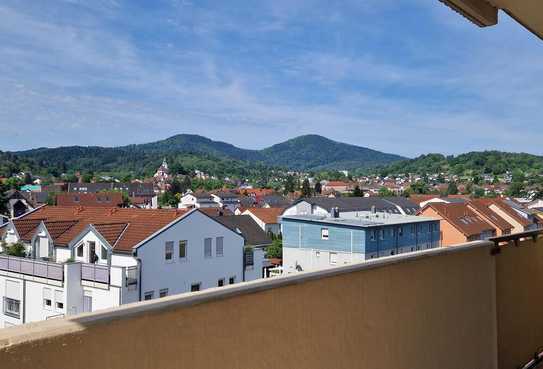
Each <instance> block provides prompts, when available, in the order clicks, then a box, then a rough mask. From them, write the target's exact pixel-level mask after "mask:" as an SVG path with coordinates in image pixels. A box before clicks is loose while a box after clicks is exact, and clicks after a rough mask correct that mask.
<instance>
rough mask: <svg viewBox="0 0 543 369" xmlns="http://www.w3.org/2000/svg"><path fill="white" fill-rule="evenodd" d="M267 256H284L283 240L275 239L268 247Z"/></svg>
mask: <svg viewBox="0 0 543 369" xmlns="http://www.w3.org/2000/svg"><path fill="white" fill-rule="evenodd" d="M266 257H267V258H282V257H283V241H282V240H281V239H280V238H276V239H274V240H273V242H272V244H271V245H270V246H268V248H267V249H266Z"/></svg>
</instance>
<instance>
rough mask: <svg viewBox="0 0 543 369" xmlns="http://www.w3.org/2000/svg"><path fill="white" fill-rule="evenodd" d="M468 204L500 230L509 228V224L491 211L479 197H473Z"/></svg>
mask: <svg viewBox="0 0 543 369" xmlns="http://www.w3.org/2000/svg"><path fill="white" fill-rule="evenodd" d="M468 206H469V207H471V208H473V209H475V210H476V211H477V212H479V213H480V214H482V216H483V217H484V218H485V220H486V221H488V222H490V223H492V224H493V225H495V226H496V227H498V228H499V229H500V230H502V231H507V230H511V228H512V226H511V224H509V223H508V222H507V221H506V220H505V219H503V218H502V217H501V216H499V215H498V214H497V213H495V212H494V211H492V210H491V209H490V208H489V207H488V205H487V204H486V203H485V202H483V201H479V199H474V200H471V201H470V202H469V203H468Z"/></svg>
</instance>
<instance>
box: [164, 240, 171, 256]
mask: <svg viewBox="0 0 543 369" xmlns="http://www.w3.org/2000/svg"><path fill="white" fill-rule="evenodd" d="M164 259H166V260H172V259H173V241H166V245H165V246H164Z"/></svg>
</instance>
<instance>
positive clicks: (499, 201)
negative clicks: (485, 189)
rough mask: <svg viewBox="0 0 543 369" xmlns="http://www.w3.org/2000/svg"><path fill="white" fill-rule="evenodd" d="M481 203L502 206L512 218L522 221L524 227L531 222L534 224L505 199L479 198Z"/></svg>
mask: <svg viewBox="0 0 543 369" xmlns="http://www.w3.org/2000/svg"><path fill="white" fill-rule="evenodd" d="M479 201H480V202H481V203H484V204H486V206H491V205H495V206H497V207H498V208H500V209H501V210H502V211H503V212H504V213H506V214H507V215H509V216H510V217H511V218H513V219H514V220H515V221H517V222H518V223H520V224H521V225H522V226H523V227H527V226H529V225H530V224H532V223H531V222H530V221H529V220H528V219H526V218H524V217H523V216H521V215H520V214H519V213H517V212H516V210H514V209H513V208H512V207H511V206H510V205H508V204H507V203H506V202H505V201H503V200H502V199H499V198H494V199H479Z"/></svg>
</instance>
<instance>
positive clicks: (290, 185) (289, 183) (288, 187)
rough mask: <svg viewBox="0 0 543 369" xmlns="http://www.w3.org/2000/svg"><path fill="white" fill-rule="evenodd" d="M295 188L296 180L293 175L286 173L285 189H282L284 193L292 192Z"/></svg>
mask: <svg viewBox="0 0 543 369" xmlns="http://www.w3.org/2000/svg"><path fill="white" fill-rule="evenodd" d="M295 190H296V181H295V179H294V177H293V176H291V175H288V176H287V180H286V181H285V190H284V191H283V192H284V193H285V195H286V194H289V193H291V192H294V191H295Z"/></svg>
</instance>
